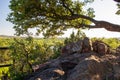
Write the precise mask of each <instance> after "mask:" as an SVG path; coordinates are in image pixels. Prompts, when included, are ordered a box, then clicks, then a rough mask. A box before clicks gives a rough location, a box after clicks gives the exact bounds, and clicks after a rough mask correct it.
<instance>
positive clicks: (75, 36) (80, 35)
mask: <svg viewBox="0 0 120 80" xmlns="http://www.w3.org/2000/svg"><path fill="white" fill-rule="evenodd" d="M84 37H86V35H85V33H84V32H82V31H81V30H80V29H78V31H77V33H76V34H75V33H74V32H72V34H71V35H70V37H69V38H66V39H65V41H64V43H65V44H69V43H71V42H76V41H78V40H80V39H83V38H84Z"/></svg>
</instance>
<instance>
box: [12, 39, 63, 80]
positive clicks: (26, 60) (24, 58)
mask: <svg viewBox="0 0 120 80" xmlns="http://www.w3.org/2000/svg"><path fill="white" fill-rule="evenodd" d="M14 40H15V42H13V44H12V45H11V50H12V53H11V58H12V60H13V66H12V67H11V68H10V74H11V76H12V80H19V79H22V78H23V77H24V76H25V75H27V74H30V73H31V72H33V71H34V70H33V68H32V66H33V65H36V64H40V63H44V62H46V61H47V60H50V59H51V58H56V57H58V55H59V52H58V49H59V46H60V45H62V43H61V42H59V41H55V39H54V40H48V39H42V40H34V39H33V38H32V37H28V38H19V39H14ZM54 52H55V53H54Z"/></svg>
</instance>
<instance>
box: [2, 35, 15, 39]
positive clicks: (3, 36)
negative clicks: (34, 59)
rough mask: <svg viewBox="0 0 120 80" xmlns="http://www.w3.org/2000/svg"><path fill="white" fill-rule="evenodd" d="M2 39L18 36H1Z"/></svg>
mask: <svg viewBox="0 0 120 80" xmlns="http://www.w3.org/2000/svg"><path fill="white" fill-rule="evenodd" d="M0 37H4V38H13V37H16V36H9V35H0Z"/></svg>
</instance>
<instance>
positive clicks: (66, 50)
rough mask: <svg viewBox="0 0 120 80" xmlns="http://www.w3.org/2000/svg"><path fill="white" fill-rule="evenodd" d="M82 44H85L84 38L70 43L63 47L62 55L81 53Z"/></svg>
mask: <svg viewBox="0 0 120 80" xmlns="http://www.w3.org/2000/svg"><path fill="white" fill-rule="evenodd" d="M82 45H83V41H82V40H79V41H77V42H72V43H69V44H67V45H65V46H64V47H63V48H62V50H61V55H62V56H68V55H71V54H73V53H80V52H81V51H82Z"/></svg>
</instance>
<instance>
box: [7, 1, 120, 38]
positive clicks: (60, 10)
mask: <svg viewBox="0 0 120 80" xmlns="http://www.w3.org/2000/svg"><path fill="white" fill-rule="evenodd" d="M92 2H94V0H11V1H10V5H9V7H10V9H11V13H10V14H9V15H8V18H7V20H8V21H10V22H12V23H13V24H14V25H15V26H14V29H15V30H16V35H21V34H26V33H28V29H29V28H36V30H37V34H39V33H43V35H44V36H54V35H62V34H64V31H65V30H67V29H69V28H77V29H78V28H105V29H107V30H109V31H117V32H120V25H116V24H112V23H109V22H106V21H97V20H95V19H94V17H95V15H94V10H93V8H86V7H85V6H86V5H87V4H89V3H92ZM118 7H119V5H118ZM117 14H119V10H118V11H117ZM91 24H94V25H91Z"/></svg>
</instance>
